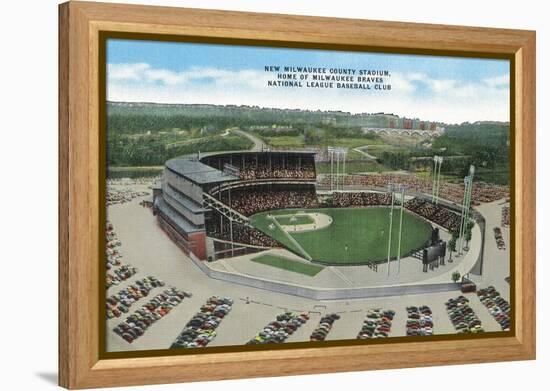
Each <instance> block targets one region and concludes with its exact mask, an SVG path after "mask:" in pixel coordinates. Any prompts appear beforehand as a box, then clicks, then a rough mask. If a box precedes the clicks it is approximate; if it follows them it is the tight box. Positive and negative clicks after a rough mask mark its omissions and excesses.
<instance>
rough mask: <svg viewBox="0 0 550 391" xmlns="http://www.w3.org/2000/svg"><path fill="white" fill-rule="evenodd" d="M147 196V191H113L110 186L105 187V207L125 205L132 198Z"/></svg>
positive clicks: (124, 189)
mask: <svg viewBox="0 0 550 391" xmlns="http://www.w3.org/2000/svg"><path fill="white" fill-rule="evenodd" d="M146 195H149V192H147V191H135V190H132V189H129V188H123V189H115V188H113V187H111V186H107V197H106V202H107V206H110V205H116V204H125V203H126V202H130V201H132V200H133V199H134V198H137V197H143V196H146Z"/></svg>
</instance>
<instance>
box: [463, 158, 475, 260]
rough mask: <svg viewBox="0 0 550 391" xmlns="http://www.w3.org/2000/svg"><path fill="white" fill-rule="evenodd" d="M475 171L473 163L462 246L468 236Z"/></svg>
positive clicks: (467, 193) (467, 194) (467, 195)
mask: <svg viewBox="0 0 550 391" xmlns="http://www.w3.org/2000/svg"><path fill="white" fill-rule="evenodd" d="M474 173H475V167H474V166H473V165H472V166H470V175H469V181H468V190H467V192H466V197H467V198H466V210H465V212H464V216H465V217H464V226H463V227H462V229H463V233H462V236H463V239H462V242H461V246H464V236H466V230H467V229H468V222H469V220H470V205H471V203H472V189H473V184H474ZM463 249H464V248H463Z"/></svg>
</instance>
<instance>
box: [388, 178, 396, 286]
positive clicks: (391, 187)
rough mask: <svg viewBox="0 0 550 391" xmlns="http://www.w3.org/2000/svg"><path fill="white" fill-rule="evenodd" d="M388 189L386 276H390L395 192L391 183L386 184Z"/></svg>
mask: <svg viewBox="0 0 550 391" xmlns="http://www.w3.org/2000/svg"><path fill="white" fill-rule="evenodd" d="M388 189H389V191H390V192H391V207H390V229H389V232H388V235H389V236H388V277H389V276H390V258H391V237H392V226H393V203H394V201H395V194H394V192H393V190H394V189H393V184H392V183H390V184H389V185H388Z"/></svg>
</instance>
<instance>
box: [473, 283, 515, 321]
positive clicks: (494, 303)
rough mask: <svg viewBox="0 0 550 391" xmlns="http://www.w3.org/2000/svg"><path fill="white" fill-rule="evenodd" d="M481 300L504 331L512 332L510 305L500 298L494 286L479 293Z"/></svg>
mask: <svg viewBox="0 0 550 391" xmlns="http://www.w3.org/2000/svg"><path fill="white" fill-rule="evenodd" d="M477 296H478V297H479V300H480V301H481V302H482V303H483V305H484V306H485V307H487V309H488V310H489V313H490V314H491V315H492V316H493V318H495V320H496V321H497V323H498V324H499V325H500V328H501V329H502V330H503V331H509V330H510V304H509V303H508V302H507V301H506V300H504V299H503V298H502V296H500V293H498V291H497V290H496V289H495V287H494V286H489V287H488V288H485V289H480V290H478V291H477Z"/></svg>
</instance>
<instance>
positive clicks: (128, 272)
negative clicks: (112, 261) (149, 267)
mask: <svg viewBox="0 0 550 391" xmlns="http://www.w3.org/2000/svg"><path fill="white" fill-rule="evenodd" d="M137 272H138V269H137V268H136V267H133V266H130V265H122V266H121V267H119V268H118V269H114V270H113V273H107V281H106V288H107V289H109V288H110V287H112V286H113V285H118V284H120V283H121V282H122V281H125V280H127V279H129V278H130V277H132V276H133V275H134V274H136V273H137Z"/></svg>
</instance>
